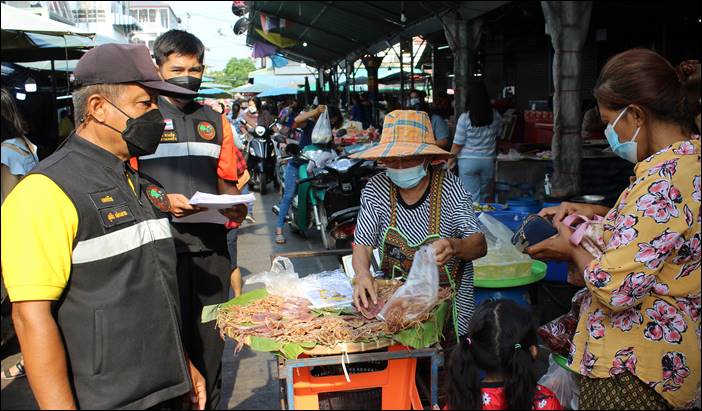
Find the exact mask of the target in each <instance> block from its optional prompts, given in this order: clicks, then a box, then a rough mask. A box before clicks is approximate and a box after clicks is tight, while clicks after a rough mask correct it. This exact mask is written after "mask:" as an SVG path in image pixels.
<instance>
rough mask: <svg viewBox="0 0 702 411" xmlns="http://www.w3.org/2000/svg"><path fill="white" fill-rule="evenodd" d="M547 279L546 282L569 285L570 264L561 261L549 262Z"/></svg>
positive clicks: (547, 264)
mask: <svg viewBox="0 0 702 411" xmlns="http://www.w3.org/2000/svg"><path fill="white" fill-rule="evenodd" d="M546 266H547V267H548V268H547V269H546V277H545V278H544V281H548V282H550V283H567V282H568V263H564V262H561V261H549V262H548V263H546Z"/></svg>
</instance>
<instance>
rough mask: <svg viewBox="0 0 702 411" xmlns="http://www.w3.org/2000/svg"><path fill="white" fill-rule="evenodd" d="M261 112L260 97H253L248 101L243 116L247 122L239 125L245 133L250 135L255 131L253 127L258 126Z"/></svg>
mask: <svg viewBox="0 0 702 411" xmlns="http://www.w3.org/2000/svg"><path fill="white" fill-rule="evenodd" d="M260 112H261V100H260V99H259V98H258V97H251V98H250V99H249V100H248V101H247V105H246V111H245V112H244V115H243V117H242V118H243V119H244V120H245V122H246V123H245V124H241V125H240V126H239V130H241V133H242V134H243V135H249V134H250V133H252V132H253V129H254V128H256V126H257V125H258V116H259V113H260Z"/></svg>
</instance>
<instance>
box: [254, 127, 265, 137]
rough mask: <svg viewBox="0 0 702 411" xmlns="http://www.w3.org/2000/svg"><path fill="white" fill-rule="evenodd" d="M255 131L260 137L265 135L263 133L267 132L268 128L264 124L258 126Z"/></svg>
mask: <svg viewBox="0 0 702 411" xmlns="http://www.w3.org/2000/svg"><path fill="white" fill-rule="evenodd" d="M254 133H256V135H257V136H259V137H263V135H265V134H266V128H265V127H263V126H256V128H255V129H254Z"/></svg>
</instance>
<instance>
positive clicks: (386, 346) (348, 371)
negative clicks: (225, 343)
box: [203, 250, 450, 409]
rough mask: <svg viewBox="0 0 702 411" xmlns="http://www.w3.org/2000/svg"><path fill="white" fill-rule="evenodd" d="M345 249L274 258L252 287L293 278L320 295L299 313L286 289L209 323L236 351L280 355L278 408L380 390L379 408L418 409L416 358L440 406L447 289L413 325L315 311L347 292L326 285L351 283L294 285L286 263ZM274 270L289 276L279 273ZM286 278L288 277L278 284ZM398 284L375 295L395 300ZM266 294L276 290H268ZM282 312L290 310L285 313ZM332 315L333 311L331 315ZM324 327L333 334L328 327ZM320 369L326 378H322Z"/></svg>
mask: <svg viewBox="0 0 702 411" xmlns="http://www.w3.org/2000/svg"><path fill="white" fill-rule="evenodd" d="M349 251H350V250H331V251H327V250H324V251H305V252H298V253H286V254H279V255H274V256H272V257H271V259H272V260H273V261H274V263H273V265H272V267H271V272H266V273H262V274H261V275H260V276H259V278H258V279H257V281H264V282H265V283H266V289H267V290H268V289H269V286H272V285H273V284H274V283H276V284H279V282H280V281H290V278H291V277H292V278H293V283H292V284H300V286H301V287H302V288H304V289H305V290H308V289H307V288H305V287H316V288H318V291H314V292H313V294H314V295H313V294H309V292H308V291H305V292H304V293H305V294H304V295H306V296H308V297H307V299H302V302H306V303H305V304H303V305H304V307H301V306H300V304H301V299H300V297H292V296H291V297H284V296H283V295H284V294H285V292H284V291H281V292H280V293H278V292H275V293H273V294H269V293H268V291H267V290H255V291H252V292H249V293H246V294H243V295H242V296H240V297H238V298H236V299H234V300H232V301H230V302H229V303H226V304H222V305H219V306H216V307H208V308H207V309H206V311H208V313H209V314H207V316H209V317H210V318H211V317H212V316H213V315H214V316H215V317H216V318H217V325H218V327H219V328H220V330H221V331H222V334H223V335H227V336H229V337H230V338H232V339H234V340H236V341H237V342H238V343H239V347H238V348H240V347H242V346H243V345H248V346H251V348H252V349H254V350H258V351H269V352H275V353H277V354H278V365H279V366H278V374H279V376H278V378H279V380H280V386H281V390H280V393H281V397H280V399H281V405H282V406H283V407H286V406H287V407H288V408H289V409H296V408H297V409H300V408H302V409H318V408H319V402H320V395H325V394H327V393H340V392H348V391H354V393H349V394H344V395H356V394H357V392H358V390H369V389H375V390H378V389H380V392H381V393H382V395H381V398H379V399H380V400H381V405H382V409H410V408H414V409H421V408H423V407H422V403H421V399H420V396H419V391H418V389H417V385H416V382H415V378H416V369H417V358H429V360H430V363H431V369H430V370H431V371H430V390H429V394H428V396H429V397H430V398H429V399H430V400H431V401H432V403H434V404H435V403H437V401H438V369H439V367H440V366H441V365H442V364H443V351H442V348H441V346H440V345H439V344H438V342H439V339H440V336H441V331H442V329H443V323H444V321H445V319H446V317H447V315H448V305H449V303H448V302H447V299H450V290H449V289H441V288H440V289H439V295H438V297H437V300H436V301H435V302H434V303H433V306H427V308H424V309H423V311H422V313H423V314H422V316H421V317H419V318H416V319H414V320H412V319H410V320H411V321H410V322H407V318H404V317H405V315H403V316H401V317H400V318H399V320H400V323H396V322H391V320H390V318H388V319H387V321H385V320H384V321H381V320H378V319H376V318H375V317H374V314H370V315H368V313H365V312H364V314H363V316H362V315H361V314H360V313H358V312H357V311H355V310H351V311H352V312H353V313H355V314H351V313H349V311H348V309H347V308H343V307H341V306H340V307H337V308H330V309H323V308H321V309H315V308H314V307H318V305H317V303H311V302H312V301H316V300H318V299H319V298H318V297H319V296H320V295H321V296H326V295H328V294H329V291H334V290H337V289H338V290H339V291H338V292H340V293H344V291H342V290H343V289H344V287H346V286H344V285H343V284H341V286H339V287H340V288H335V287H332V288H330V287H331V286H325V285H324V286H323V285H322V284H327V283H329V284H331V281H332V279H334V278H336V279H337V280H338V279H339V276H341V277H342V278H344V281H342V282H343V283H344V284H347V285H348V281H349V279H348V278H347V277H346V275H345V274H343V273H341V274H339V271H338V270H337V271H334V272H323V273H319V274H314V275H312V276H311V277H309V276H308V277H303V278H299V279H298V281H300V283H295V282H294V281H295V280H294V278H297V273H295V272H294V269H293V267H292V264H291V262H290V261H289V259H291V258H304V257H319V256H322V255H325V256H326V255H340V256H341V255H343V254H348V252H349ZM276 257H285V259H279V258H276ZM274 258H275V259H274ZM278 268H281V269H285V270H286V271H285V272H282V271H276V270H277V269H278ZM330 273H331V274H330ZM254 277H256V276H254ZM283 277H286V279H285V280H283V279H282V278H283ZM278 279H280V281H279V280H278ZM310 279H311V281H309V280H310ZM273 280H275V281H273ZM302 283H304V284H305V285H304V286H303V285H302ZM337 284H338V282H337ZM401 284H402V283H400V282H398V281H392V280H390V281H383V282H382V284H381V286H380V287H381V290H380V291H379V295H383V296H385V297H384V298H388V296H392V295H394V292H395V291H396V290H397V289H398V288H399V287H400V286H401ZM293 287H297V285H293ZM320 287H321V288H320ZM302 288H300V289H299V290H301V289H302ZM447 290H448V294H447ZM270 291H271V292H273V291H276V290H275V289H273V288H270ZM331 294H335V296H334V298H337V295H338V297H339V299H340V301H341V300H344V299H343V298H341V297H342V294H337V292H336V291H334V292H332V293H331ZM297 295H300V294H297ZM324 298H325V297H323V298H322V299H324ZM344 301H347V300H344ZM388 301H389V300H388ZM403 302H404V301H403ZM296 304H297V305H296ZM307 304H310V305H309V306H308V305H307ZM390 305H391V304H390ZM286 306H287V307H288V308H284V307H286ZM265 307H269V308H265ZM291 307H292V308H291ZM393 307H394V306H393ZM431 307H433V308H431ZM299 308H302V309H299ZM310 309H311V310H312V311H314V313H312V312H311V311H310ZM337 309H338V312H337V313H336V314H334V313H333V312H334V310H337ZM320 310H321V311H320ZM325 310H331V311H325ZM286 312H287V314H286ZM310 314H313V315H310ZM386 315H390V314H388V313H386ZM364 316H365V317H364ZM205 317H206V315H203V320H204V321H207V320H206V319H205ZM296 318H297V320H296ZM403 318H404V319H403ZM396 321H397V320H396ZM398 324H399V326H398ZM329 326H333V328H331V329H330V328H329ZM394 327H396V328H394ZM374 330H375V331H374ZM378 362H385V363H386V365H383V366H382V367H378V366H377V364H378ZM350 364H353V365H350ZM329 366H337V367H336V368H335V369H334V367H332V368H333V369H334V372H332V373H330V372H328V371H325V370H328V368H329ZM320 367H321V368H320ZM325 367H326V368H325ZM347 367H348V368H347ZM359 367H360V369H359ZM320 370H322V374H324V375H320ZM354 370H355V371H357V372H354ZM342 371H343V372H342ZM358 371H360V372H358Z"/></svg>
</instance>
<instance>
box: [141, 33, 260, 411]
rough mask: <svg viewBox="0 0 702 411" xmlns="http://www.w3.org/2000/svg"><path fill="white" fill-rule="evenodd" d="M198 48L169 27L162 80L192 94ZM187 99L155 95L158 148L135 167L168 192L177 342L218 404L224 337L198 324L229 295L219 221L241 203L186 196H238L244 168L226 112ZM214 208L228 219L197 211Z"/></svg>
mask: <svg viewBox="0 0 702 411" xmlns="http://www.w3.org/2000/svg"><path fill="white" fill-rule="evenodd" d="M204 52H205V47H204V45H203V44H202V42H201V41H200V40H199V39H198V38H197V37H195V36H193V35H192V34H190V33H188V32H185V31H180V30H171V31H168V32H166V33H164V34H162V35H161V36H159V38H157V39H156V42H155V43H154V56H155V59H156V64H157V65H158V70H159V72H160V74H161V77H163V79H164V80H165V81H166V82H168V83H172V84H176V85H180V86H181V87H184V88H187V89H189V90H191V91H194V92H197V91H198V89H199V88H200V82H201V81H202V76H203V73H204V69H205V67H204V65H203V62H204ZM193 97H194V96H193ZM193 97H190V98H187V99H186V98H182V97H177V98H176V97H161V98H159V109H160V111H161V113H162V114H163V118H164V122H165V123H166V125H165V129H164V131H163V134H162V136H161V141H160V144H159V146H158V149H157V150H156V152H155V153H154V154H153V155H148V156H142V157H139V159H138V167H139V169H140V171H141V172H143V173H144V174H146V175H148V176H150V177H152V178H153V179H155V180H156V181H158V182H159V183H161V184H162V185H163V187H164V189H165V191H166V192H167V193H169V194H168V200H169V202H170V204H171V206H170V209H169V212H170V213H171V214H172V215H173V216H174V217H175V219H174V221H172V224H171V227H172V232H173V238H174V241H175V245H176V252H177V255H178V261H177V272H178V289H179V293H180V301H181V307H182V310H181V311H182V316H181V317H182V324H183V339H184V343H185V348H186V350H187V352H188V355H189V356H190V358H191V359H192V361H193V363H194V364H195V365H196V366H197V367H198V369H200V370H201V371H202V374H203V375H204V376H205V379H206V381H207V408H208V409H209V408H213V409H216V408H217V406H218V403H219V400H220V386H221V382H222V378H221V369H222V353H223V351H224V341H223V340H222V339H221V338H220V336H219V332H218V331H217V330H216V329H215V328H214V327H212V325H211V324H209V325H203V324H202V322H201V321H200V317H201V314H202V307H204V306H207V305H211V304H219V303H223V302H225V301H226V300H227V298H228V296H229V281H230V273H231V271H230V267H229V255H228V251H227V231H226V228H225V226H224V223H225V222H226V221H227V219H228V220H230V221H234V222H235V223H241V222H242V221H243V220H244V218H245V217H246V213H247V210H246V206H245V205H233V206H231V207H228V208H223V209H219V208H220V207H212V209H211V210H207V207H205V206H197V205H192V204H190V202H189V199H190V198H191V197H192V196H193V195H194V194H195V193H196V192H201V193H208V194H215V195H216V194H230V195H238V194H239V190H238V188H237V180H238V179H239V177H240V176H242V175H243V174H244V172H245V170H246V168H245V167H246V165H245V163H244V162H242V161H237V159H238V158H239V156H238V153H237V152H236V150H237V149H236V147H235V146H234V138H233V135H232V131H231V127H229V123H228V122H227V120H226V117H225V116H224V115H223V114H219V113H216V112H215V111H214V110H213V109H212V108H210V107H209V106H203V105H200V104H198V103H196V102H194V101H193ZM242 167H243V169H242ZM232 204H234V203H233V202H232ZM213 209H217V211H216V213H217V214H221V215H223V216H224V217H226V218H222V219H221V220H216V219H212V218H208V216H207V215H201V216H198V214H203V213H201V212H208V213H211V211H213ZM196 217H200V218H196ZM188 219H191V221H190V222H187V220H188Z"/></svg>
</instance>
